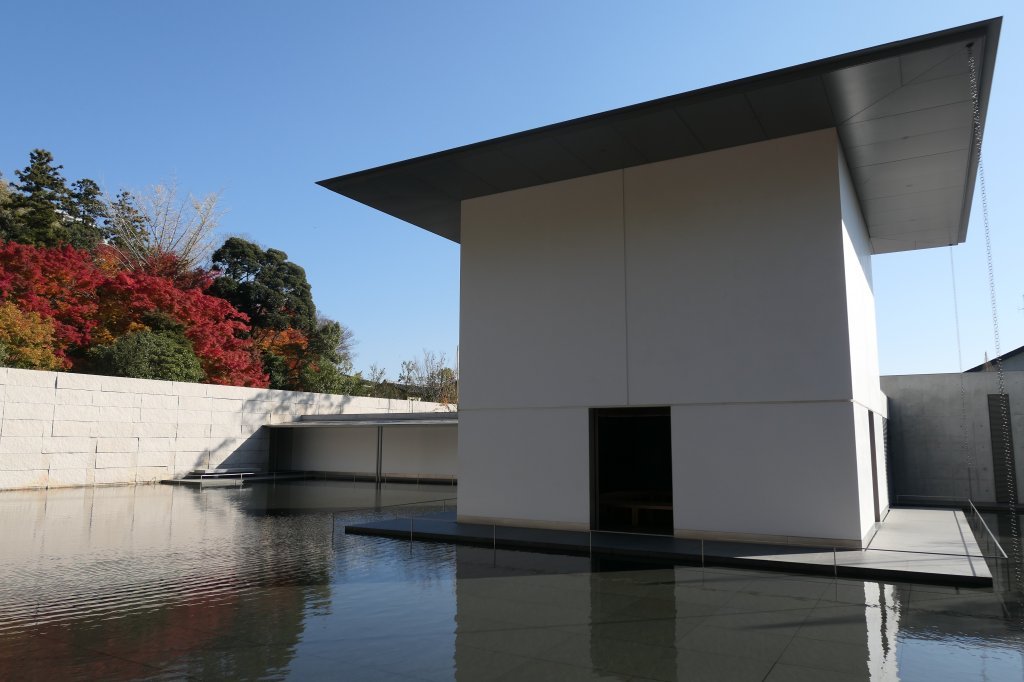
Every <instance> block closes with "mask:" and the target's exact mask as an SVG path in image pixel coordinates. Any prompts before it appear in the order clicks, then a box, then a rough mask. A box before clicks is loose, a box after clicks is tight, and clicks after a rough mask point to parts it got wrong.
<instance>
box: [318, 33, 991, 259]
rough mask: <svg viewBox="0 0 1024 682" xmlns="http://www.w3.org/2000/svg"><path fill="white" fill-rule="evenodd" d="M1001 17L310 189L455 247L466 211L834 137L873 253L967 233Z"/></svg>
mask: <svg viewBox="0 0 1024 682" xmlns="http://www.w3.org/2000/svg"><path fill="white" fill-rule="evenodd" d="M1001 23H1002V20H1001V19H999V18H996V19H990V20H987V21H981V22H978V23H974V24H969V25H967V26H961V27H958V28H953V29H948V30H945V31H940V32H938V33H932V34H929V35H925V36H919V37H916V38H910V39H908V40H902V41H899V42H895V43H889V44H887V45H881V46H878V47H872V48H868V49H865V50H860V51H857V52H851V53H849V54H844V55H840V56H837V57H830V58H827V59H821V60H818V61H814V62H810V63H807V64H803V65H800V66H794V67H790V68H787V69H782V70H779V71H772V72H770V73H766V74H762V75H759V76H752V77H750V78H744V79H741V80H737V81H732V82H729V83H723V84H721V85H715V86H711V87H707V88H702V89H700V90H694V91H692V92H687V93H683V94H679V95H672V96H670V97H664V98H662V99H657V100H652V101H650V102H645V103H643V104H637V105H633V106H629V107H625V108H622V109H615V110H613V111H608V112H605V113H601V114H595V115H593V116H587V117H584V118H578V119H574V120H571V121H566V122H564V123H557V124H554V125H549V126H545V127H542V128H537V129H534V130H530V131H526V132H522V133H517V134H514V135H508V136H505V137H499V138H496V139H493V140H488V141H486V142H478V143H476V144H471V145H467V146H464V147H458V148H456V149H451V150H448V151H443V152H438V153H436V154H430V155H428V156H422V157H418V158H414V159H410V160H407V161H401V162H398V163H392V164H389V165H386V166H380V167H378V168H372V169H369V170H364V171H360V172H357V173H350V174H348V175H341V176H339V177H336V178H332V179H330V180H323V181H321V182H320V183H319V184H320V185H322V186H324V187H326V188H328V189H330V190H333V191H335V192H338V193H339V194H342V195H344V196H347V197H349V198H351V199H354V200H356V201H359V202H361V203H363V204H366V205H368V206H372V207H374V208H376V209H378V210H380V211H383V212H384V213H387V214H390V215H392V216H395V217H396V218H400V219H401V220H405V221H407V222H410V223H412V224H414V225H418V226H419V227H422V228H423V229H425V230H429V231H431V232H434V233H436V234H439V235H441V236H442V237H446V238H447V239H451V240H452V241H455V242H458V241H459V238H460V206H461V202H462V201H463V200H465V199H471V198H475V197H480V196H485V195H488V194H496V193H499V192H506V191H509V190H514V189H520V188H523V187H530V186H534V185H541V184H546V183H550V182H557V181H560V180H568V179H571V178H577V177H581V176H585V175H591V174H593V173H601V172H605V171H611V170H617V169H622V168H628V167H630V166H637V165H640V164H645V163H652V162H655V161H663V160H666V159H672V158H677V157H682V156H689V155H692V154H701V153H704V152H709V151H714V150H717V149H724V148H727V147H734V146H739V145H743V144H750V143H753V142H759V141H763V140H769V139H773V138H778V137H785V136H788V135H795V134H799V133H805V132H810V131H814V130H820V129H823V128H835V129H837V131H838V134H839V139H840V141H841V143H842V147H843V151H844V153H845V155H846V159H847V163H848V164H849V166H850V171H851V174H852V176H853V180H854V184H855V186H856V189H857V193H858V196H859V198H860V202H861V207H862V209H863V212H864V217H865V219H866V221H867V223H868V231H869V233H870V235H871V242H872V245H873V248H874V252H875V253H886V252H891V251H905V250H910V249H921V248H928V247H934V246H944V245H948V244H956V243H960V242H962V241H964V239H965V238H966V235H967V222H968V218H969V215H970V209H971V199H972V196H973V193H974V178H975V175H976V171H977V166H978V157H977V151H976V146H975V144H974V130H973V127H974V126H973V106H972V101H971V86H970V78H969V69H968V59H967V47H968V46H969V45H970V46H971V50H972V52H973V54H974V56H975V59H976V62H977V69H978V82H979V99H980V116H981V126H982V130H983V129H984V119H985V113H986V110H987V107H988V98H989V89H990V86H991V83H992V71H993V68H994V66H995V55H996V45H997V43H998V40H999V29H1000V26H1001Z"/></svg>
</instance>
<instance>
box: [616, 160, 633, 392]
mask: <svg viewBox="0 0 1024 682" xmlns="http://www.w3.org/2000/svg"><path fill="white" fill-rule="evenodd" d="M619 172H620V173H622V193H621V196H622V313H623V320H624V327H625V329H624V332H625V337H626V338H625V347H626V404H627V405H631V404H632V401H631V400H630V395H629V265H628V264H629V259H628V258H627V254H626V169H625V168H623V169H621V170H620V171H619Z"/></svg>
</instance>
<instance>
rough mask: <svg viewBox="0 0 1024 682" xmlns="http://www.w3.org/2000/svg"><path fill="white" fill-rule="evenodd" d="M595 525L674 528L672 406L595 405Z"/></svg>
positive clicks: (668, 530) (668, 531)
mask: <svg viewBox="0 0 1024 682" xmlns="http://www.w3.org/2000/svg"><path fill="white" fill-rule="evenodd" d="M590 457H591V462H590V472H591V496H590V499H591V527H592V528H595V529H597V530H610V531H626V532H632V533H654V534H662V535H671V534H672V428H671V423H670V420H669V408H667V407H626V408H602V409H593V410H591V411H590Z"/></svg>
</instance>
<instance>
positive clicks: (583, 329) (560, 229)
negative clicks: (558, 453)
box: [459, 172, 626, 409]
mask: <svg viewBox="0 0 1024 682" xmlns="http://www.w3.org/2000/svg"><path fill="white" fill-rule="evenodd" d="M462 225H463V228H462V247H461V254H462V265H461V272H462V280H461V284H462V292H461V307H460V311H461V320H460V327H459V336H460V338H459V344H460V345H459V350H460V355H459V361H460V377H459V379H460V382H459V394H460V395H459V403H460V408H461V407H462V406H463V405H472V409H484V408H500V409H505V408H518V407H541V406H543V407H570V406H577V405H621V404H624V403H625V402H626V363H625V360H626V319H625V316H624V310H625V305H626V303H625V280H624V278H625V273H624V269H623V254H622V243H623V229H622V174H621V173H620V172H613V173H602V174H600V175H592V176H589V177H585V178H580V179H578V180H568V181H565V182H559V183H554V184H550V185H541V186H539V187H530V188H527V189H523V190H519V191H516V192H506V193H504V194H496V195H492V196H489V197H484V198H481V199H474V200H472V201H467V202H464V203H463V207H462Z"/></svg>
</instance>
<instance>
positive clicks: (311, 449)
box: [276, 424, 458, 478]
mask: <svg viewBox="0 0 1024 682" xmlns="http://www.w3.org/2000/svg"><path fill="white" fill-rule="evenodd" d="M290 431H291V436H290V437H291V439H292V441H291V444H290V450H291V453H290V455H288V456H287V458H279V459H278V460H277V462H276V464H277V466H278V467H279V468H280V469H282V470H292V471H317V472H320V471H323V472H335V473H347V474H358V475H363V476H373V475H374V474H375V473H376V471H377V435H378V434H377V427H376V426H353V427H341V428H330V427H316V428H296V429H291V430H290ZM380 446H381V473H382V474H383V475H385V476H386V475H389V474H391V475H396V476H398V475H401V476H425V477H436V478H448V477H453V476H457V465H456V450H457V447H458V427H457V426H456V425H454V424H453V425H434V426H384V427H383V432H382V434H381V442H380Z"/></svg>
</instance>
